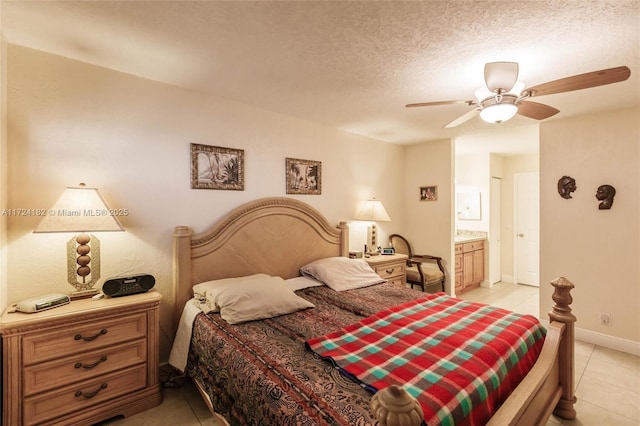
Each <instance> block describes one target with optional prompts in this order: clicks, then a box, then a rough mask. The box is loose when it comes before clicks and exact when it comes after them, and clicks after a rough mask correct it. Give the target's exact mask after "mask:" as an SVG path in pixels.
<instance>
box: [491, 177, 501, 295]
mask: <svg viewBox="0 0 640 426" xmlns="http://www.w3.org/2000/svg"><path fill="white" fill-rule="evenodd" d="M501 190H502V181H501V180H500V178H497V177H494V176H492V177H491V193H490V197H491V201H490V202H491V209H490V213H489V215H490V221H489V284H490V285H493V284H495V283H497V282H498V281H501V280H502V247H501V243H500V221H501V216H500V205H501V203H502V201H501V192H500V191H501Z"/></svg>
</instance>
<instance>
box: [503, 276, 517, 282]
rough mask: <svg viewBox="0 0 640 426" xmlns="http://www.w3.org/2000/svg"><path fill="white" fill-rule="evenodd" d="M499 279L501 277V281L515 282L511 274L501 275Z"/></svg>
mask: <svg viewBox="0 0 640 426" xmlns="http://www.w3.org/2000/svg"><path fill="white" fill-rule="evenodd" d="M501 279H502V282H505V283H514V282H515V280H514V279H513V276H511V275H503V276H502V278H501Z"/></svg>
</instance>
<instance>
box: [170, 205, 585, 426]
mask: <svg viewBox="0 0 640 426" xmlns="http://www.w3.org/2000/svg"><path fill="white" fill-rule="evenodd" d="M348 247H349V245H348V227H347V225H346V223H344V222H341V223H340V224H339V225H338V226H337V227H336V226H332V225H331V224H330V223H329V222H328V221H327V220H326V219H325V218H324V216H323V215H322V214H320V213H319V212H318V211H317V210H315V209H314V208H312V207H311V206H309V205H307V204H306V203H303V202H301V201H298V200H295V199H291V198H282V197H276V198H264V199H260V200H256V201H253V202H250V203H247V204H245V205H242V206H240V207H238V208H236V209H234V210H233V211H231V212H230V213H229V214H228V215H226V216H225V217H224V218H223V219H222V220H220V221H218V222H217V223H216V224H215V225H214V226H212V227H211V228H210V229H209V230H207V231H205V232H203V233H200V234H198V235H193V234H192V232H191V229H190V228H189V227H186V226H179V227H176V229H175V232H174V265H173V266H174V277H173V283H174V289H173V290H174V308H173V315H174V321H175V324H176V325H179V326H178V327H177V328H182V326H183V325H184V324H187V325H189V327H187V328H189V335H188V336H186V337H185V336H184V335H182V334H184V333H182V334H181V333H180V332H178V333H177V335H176V342H178V341H180V340H182V342H183V343H182V346H183V347H186V349H185V350H184V351H186V352H185V353H187V355H186V357H187V359H186V361H185V360H183V361H180V362H173V361H172V360H171V359H170V363H171V364H172V365H174V366H175V367H177V368H178V369H181V370H184V371H185V372H186V373H187V374H188V375H189V376H191V377H192V379H193V381H194V383H195V384H196V386H197V388H198V389H199V391H200V393H201V394H202V396H203V398H204V400H205V402H206V403H207V405H208V406H209V408H210V410H211V411H212V413H218V414H220V415H222V416H223V417H224V418H225V419H226V421H228V422H229V423H230V424H261V425H268V424H272V425H285V424H310V425H311V424H336V425H339V424H340V425H368V424H376V423H379V424H382V425H384V424H393V423H394V421H398V419H400V418H402V419H403V420H402V421H403V422H404V423H402V422H401V423H397V424H406V425H412V424H416V425H417V424H420V422H421V421H422V417H420V420H418V421H416V420H415V418H414V417H411V416H407V415H406V411H407V410H414V407H416V406H417V407H419V411H420V416H422V410H421V409H420V408H423V407H424V405H422V406H421V404H422V402H421V403H418V402H417V401H416V399H415V398H413V397H412V396H410V395H409V394H408V392H407V391H406V390H405V389H404V387H403V384H402V383H399V384H398V386H396V385H392V386H388V387H385V388H384V389H380V391H378V392H376V393H375V394H374V392H375V389H373V390H372V389H371V388H370V387H367V386H366V385H365V384H363V383H361V382H359V381H358V380H351V378H349V377H347V376H348V374H346V373H345V369H344V368H343V369H339V368H336V365H334V364H333V363H331V362H328V361H327V360H326V359H322V358H321V357H320V356H319V355H318V354H317V353H315V352H313V351H312V350H309V345H308V344H309V342H310V341H312V339H313V338H315V337H318V336H324V335H327V336H328V335H329V334H331V332H336V331H337V330H341V329H342V328H344V327H346V326H348V325H353V324H356V323H359V322H361V321H364V320H366V319H369V318H370V317H372V316H375V315H377V314H380V312H387V311H391V310H394V309H396V310H397V307H398V306H404V305H406V304H412V303H418V302H419V303H420V304H429V306H432V305H434V304H435V302H434V301H433V300H431V299H427V298H422V296H423V295H422V294H421V293H420V294H418V293H419V292H417V291H414V290H411V289H408V288H400V287H398V286H394V285H392V284H387V283H379V284H375V285H370V286H365V287H360V288H354V289H351V290H347V291H345V292H339V293H338V292H335V291H332V290H331V289H329V288H326V286H313V287H305V288H302V289H300V290H297V291H295V294H296V295H298V296H300V297H301V298H303V299H304V300H305V301H308V302H310V303H312V304H313V308H309V309H300V310H297V311H295V312H292V313H290V314H286V315H278V316H275V317H273V318H267V319H264V320H259V321H248V322H241V323H239V324H234V325H230V324H229V323H228V322H227V321H225V319H223V318H222V315H221V313H212V314H209V315H205V314H202V313H195V311H194V310H193V309H191V314H190V315H186V313H187V310H188V307H189V306H190V304H193V300H194V299H193V297H194V288H196V289H197V288H199V287H198V285H200V284H201V283H207V282H212V281H213V282H218V281H219V280H226V279H232V278H235V277H250V276H261V277H262V276H265V277H270V278H269V279H272V278H274V277H281V279H283V280H287V282H289V281H290V282H292V283H295V282H297V280H299V276H300V269H301V267H303V266H304V265H308V264H313V263H314V262H315V261H318V260H319V259H326V258H336V257H343V258H346V257H347V255H348ZM260 279H261V280H262V278H260ZM269 279H266V281H264V282H266V283H269V282H270V281H269ZM243 280H244V278H243ZM230 282H235V281H233V280H231V281H230ZM243 282H244V281H243ZM260 282H263V281H260ZM276 284H278V286H279V285H280V283H279V282H278V283H276ZM551 284H552V285H553V286H554V288H555V290H554V295H553V300H554V302H555V305H554V307H553V310H552V311H551V312H550V313H549V316H550V323H549V325H548V326H547V327H546V336H545V337H544V339H543V342H541V343H540V350H539V355H538V356H537V357H536V358H535V359H533V360H532V361H531V365H530V366H528V367H527V370H526V371H524V372H523V373H522V375H523V377H519V378H518V382H519V384H517V386H516V385H514V388H513V389H509V390H508V395H507V396H505V398H506V399H504V400H500V401H498V402H497V403H496V405H495V407H494V409H492V412H491V413H490V414H489V416H490V418H487V419H486V421H485V420H483V421H482V423H487V424H490V425H500V426H502V425H511V424H519V425H520V424H522V425H524V424H544V423H545V421H546V420H547V419H548V418H549V416H550V415H551V413H554V414H555V415H557V416H559V417H562V418H566V419H573V418H575V416H576V413H575V410H574V403H575V401H576V398H575V395H574V364H573V359H574V331H573V327H574V322H575V317H574V316H573V314H572V313H571V309H570V307H569V305H570V304H571V302H572V300H571V295H570V290H571V289H572V288H573V284H571V283H570V282H569V281H567V280H566V279H564V278H558V279H556V280H554V281H553V282H552V283H551ZM265 285H267V284H265ZM287 285H288V283H287ZM295 285H296V284H294V287H295ZM194 286H195V287H194ZM303 287H304V286H303ZM274 288H275V287H274ZM278 288H279V287H278ZM430 296H431V295H430ZM433 297H434V298H436V299H437V298H443V300H449V299H451V298H448V296H446V295H443V294H439V295H434V296H433ZM447 298H448V299H447ZM417 299H420V300H419V301H418V302H416V300H417ZM423 299H424V301H423ZM456 303H458V302H456ZM503 314H504V315H509V313H503ZM191 333H192V334H191ZM185 341H186V342H187V344H186V345H185V344H184V342H185ZM176 342H174V348H173V349H172V357H173V356H174V350H175V348H176V347H177V346H180V345H178V344H177V343H176ZM176 364H180V365H176ZM372 395H373V398H372ZM372 399H373V401H372ZM421 401H422V400H421ZM403 410H404V411H405V412H404V413H401V412H402V411H403ZM451 415H452V416H454V417H450V418H448V420H447V421H451V422H452V423H451V424H464V423H473V422H472V421H470V420H468V419H467V420H460V421H459V420H457V419H456V417H455V415H456V414H455V412H454V413H452V414H451ZM394 416H395V417H394ZM398 416H400V417H398ZM402 416H404V417H406V418H404V417H402ZM451 419H453V420H451ZM438 423H440V422H438ZM442 423H443V424H444V423H446V422H444V421H443V422H442ZM428 424H433V422H432V423H428Z"/></svg>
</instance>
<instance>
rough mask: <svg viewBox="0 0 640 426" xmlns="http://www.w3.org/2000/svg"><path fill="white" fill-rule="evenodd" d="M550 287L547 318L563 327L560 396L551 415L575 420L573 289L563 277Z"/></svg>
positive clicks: (560, 354)
mask: <svg viewBox="0 0 640 426" xmlns="http://www.w3.org/2000/svg"><path fill="white" fill-rule="evenodd" d="M551 285H552V286H553V287H554V288H555V290H554V292H553V296H552V298H553V301H554V302H555V303H556V304H555V305H554V306H553V308H552V309H551V311H550V312H549V318H550V319H551V321H557V322H561V323H563V324H564V325H565V329H564V336H563V337H562V341H561V343H560V350H559V357H558V361H559V364H560V365H559V367H560V383H561V384H562V395H561V396H560V401H558V405H556V408H555V410H553V413H554V414H555V415H557V416H559V417H562V418H563V419H575V418H576V410H575V408H574V407H573V405H574V404H575V403H576V396H575V383H574V381H575V379H574V377H575V376H574V373H575V371H574V370H575V367H574V356H575V354H574V337H575V336H574V335H575V330H574V328H575V322H576V317H575V316H574V315H573V314H572V313H571V308H570V307H569V305H571V303H572V302H573V298H572V297H571V289H573V288H574V285H573V284H572V283H571V282H570V281H569V280H567V279H566V278H564V277H559V278H556V279H555V280H553V281H551Z"/></svg>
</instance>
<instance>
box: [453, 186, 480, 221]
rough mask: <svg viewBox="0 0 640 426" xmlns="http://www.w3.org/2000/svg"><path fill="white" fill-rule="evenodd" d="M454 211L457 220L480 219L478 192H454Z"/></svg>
mask: <svg viewBox="0 0 640 426" xmlns="http://www.w3.org/2000/svg"><path fill="white" fill-rule="evenodd" d="M456 212H457V213H458V219H459V220H480V218H481V216H480V193H479V192H458V193H457V194H456Z"/></svg>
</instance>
